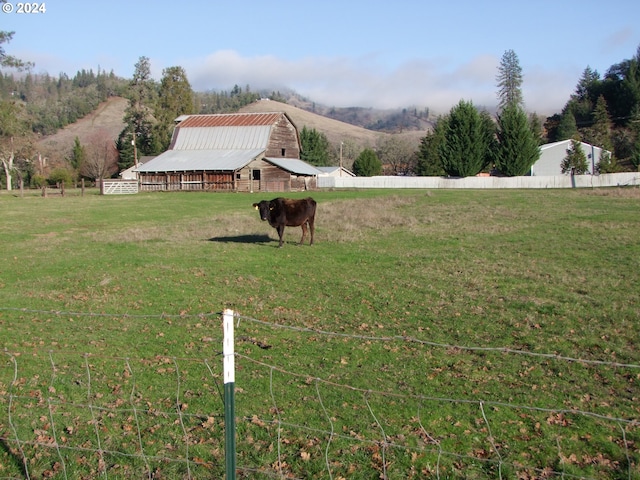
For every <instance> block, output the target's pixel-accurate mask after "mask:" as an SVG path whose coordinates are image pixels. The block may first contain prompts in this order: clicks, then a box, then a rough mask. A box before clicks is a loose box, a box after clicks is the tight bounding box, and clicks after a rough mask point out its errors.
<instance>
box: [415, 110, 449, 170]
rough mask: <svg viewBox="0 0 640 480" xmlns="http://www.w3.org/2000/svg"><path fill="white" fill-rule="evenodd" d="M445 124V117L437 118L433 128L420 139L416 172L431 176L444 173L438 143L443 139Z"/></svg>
mask: <svg viewBox="0 0 640 480" xmlns="http://www.w3.org/2000/svg"><path fill="white" fill-rule="evenodd" d="M445 126H446V118H440V119H438V121H437V122H436V124H435V126H434V128H433V130H432V131H431V132H429V133H427V135H426V136H425V137H423V138H422V140H421V141H420V148H419V149H418V164H417V166H416V174H418V175H423V176H432V177H440V176H443V175H445V171H444V169H443V168H442V161H441V159H440V153H439V152H440V145H441V143H442V142H443V141H444V127H445Z"/></svg>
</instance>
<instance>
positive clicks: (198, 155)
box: [138, 148, 264, 174]
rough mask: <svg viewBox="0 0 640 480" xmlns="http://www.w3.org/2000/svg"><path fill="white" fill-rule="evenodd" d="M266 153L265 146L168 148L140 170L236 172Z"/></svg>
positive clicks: (142, 171)
mask: <svg viewBox="0 0 640 480" xmlns="http://www.w3.org/2000/svg"><path fill="white" fill-rule="evenodd" d="M263 153H264V149H263V148H256V149H248V150H167V151H166V152H164V153H162V154H161V155H158V156H157V157H155V158H154V159H153V160H150V161H149V162H147V163H145V164H144V165H141V166H140V167H139V168H138V172H140V173H142V174H144V173H159V172H204V171H220V172H235V171H237V170H240V169H242V168H243V167H245V166H246V165H248V164H249V163H250V162H251V161H253V160H254V159H256V158H258V157H260V155H262V154H263Z"/></svg>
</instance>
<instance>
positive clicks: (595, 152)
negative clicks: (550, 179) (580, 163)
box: [531, 140, 611, 177]
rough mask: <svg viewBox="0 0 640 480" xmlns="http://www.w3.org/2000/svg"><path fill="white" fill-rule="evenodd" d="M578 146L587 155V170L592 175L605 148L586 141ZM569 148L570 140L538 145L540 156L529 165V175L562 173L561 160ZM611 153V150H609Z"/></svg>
mask: <svg viewBox="0 0 640 480" xmlns="http://www.w3.org/2000/svg"><path fill="white" fill-rule="evenodd" d="M580 146H581V148H582V151H583V152H584V154H585V156H586V157H587V164H588V172H587V174H591V175H593V174H594V173H595V171H596V166H597V165H598V162H600V157H601V156H602V154H603V153H604V152H606V150H603V149H602V148H600V147H595V146H593V145H590V144H588V143H584V142H580ZM570 148H571V140H562V141H561V142H554V143H547V144H546V145H542V146H541V147H540V158H539V159H538V161H537V162H536V163H534V164H533V166H532V167H531V175H532V176H536V177H542V176H553V175H562V167H561V164H562V161H563V160H564V159H565V158H566V156H567V150H569V149H570ZM609 154H611V152H609Z"/></svg>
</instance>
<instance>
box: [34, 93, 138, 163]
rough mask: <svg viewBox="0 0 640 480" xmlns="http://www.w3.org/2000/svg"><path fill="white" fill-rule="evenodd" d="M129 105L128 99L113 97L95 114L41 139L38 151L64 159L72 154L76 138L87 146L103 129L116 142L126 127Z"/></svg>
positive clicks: (102, 104) (101, 105)
mask: <svg viewBox="0 0 640 480" xmlns="http://www.w3.org/2000/svg"><path fill="white" fill-rule="evenodd" d="M127 105H128V100H127V99H125V98H122V97H111V98H109V100H107V101H106V102H103V103H101V104H100V106H99V107H98V108H97V109H96V110H95V111H94V112H93V113H91V114H89V115H87V116H85V117H84V118H81V119H80V120H78V121H77V122H75V123H73V124H71V125H68V126H67V127H65V128H63V129H62V130H60V131H58V132H57V133H55V134H54V135H48V136H46V137H43V138H42V139H40V140H39V141H38V149H40V150H41V153H43V154H44V155H48V156H55V157H57V158H64V157H65V156H68V155H69V154H70V152H71V149H72V148H73V143H74V140H75V138H76V137H78V138H79V139H80V142H81V143H83V144H86V143H88V140H89V138H90V137H91V135H92V133H94V132H95V131H96V130H101V129H104V130H106V131H107V132H108V133H109V135H110V136H111V137H112V138H113V139H114V141H115V140H116V139H117V138H118V135H120V132H121V131H122V129H123V128H124V127H125V124H124V121H123V118H124V111H125V109H126V108H127Z"/></svg>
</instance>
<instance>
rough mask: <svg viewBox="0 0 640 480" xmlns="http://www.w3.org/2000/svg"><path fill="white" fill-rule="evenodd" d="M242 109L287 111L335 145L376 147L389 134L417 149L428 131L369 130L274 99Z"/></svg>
mask: <svg viewBox="0 0 640 480" xmlns="http://www.w3.org/2000/svg"><path fill="white" fill-rule="evenodd" d="M241 111H242V112H274V111H279V112H280V111H282V112H286V113H287V115H289V117H290V118H291V120H293V122H294V123H295V124H296V126H297V127H298V129H299V130H302V127H304V126H306V127H307V128H315V129H316V130H318V131H319V132H322V133H324V134H325V135H326V136H327V139H328V140H329V142H330V143H331V144H332V145H334V146H337V145H340V142H344V141H352V142H353V143H354V144H355V145H358V146H359V147H360V148H361V149H364V148H366V147H375V146H376V144H377V143H378V142H379V141H380V140H384V139H385V138H388V136H389V135H396V136H400V137H401V138H404V139H406V140H407V141H409V142H410V143H411V144H413V145H415V148H416V149H417V148H418V145H419V140H420V139H421V138H422V137H424V136H425V134H426V131H410V132H405V133H397V134H389V133H383V132H375V131H373V130H367V129H365V128H362V127H357V126H355V125H351V124H348V123H344V122H341V121H338V120H334V119H331V118H328V117H325V116H322V115H318V114H315V113H312V112H309V111H307V110H303V109H301V108H297V107H295V106H292V105H288V104H286V103H280V102H275V101H272V100H261V101H258V102H254V103H252V104H250V105H247V106H246V107H243V108H242V109H241Z"/></svg>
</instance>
